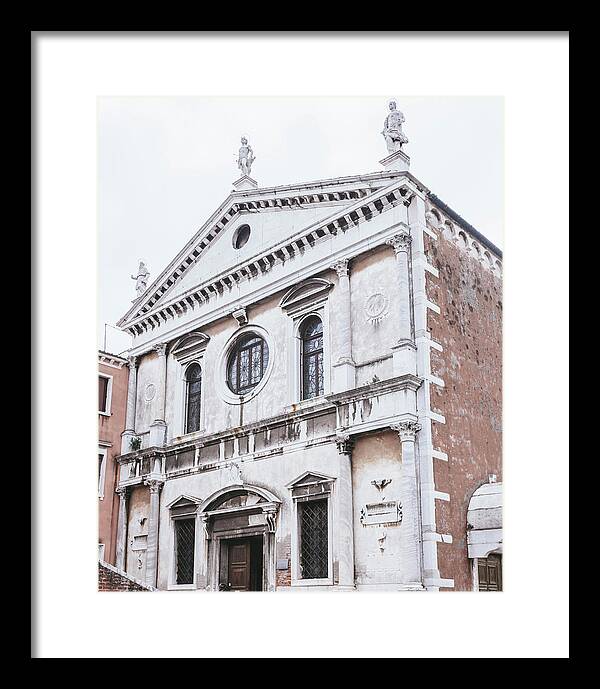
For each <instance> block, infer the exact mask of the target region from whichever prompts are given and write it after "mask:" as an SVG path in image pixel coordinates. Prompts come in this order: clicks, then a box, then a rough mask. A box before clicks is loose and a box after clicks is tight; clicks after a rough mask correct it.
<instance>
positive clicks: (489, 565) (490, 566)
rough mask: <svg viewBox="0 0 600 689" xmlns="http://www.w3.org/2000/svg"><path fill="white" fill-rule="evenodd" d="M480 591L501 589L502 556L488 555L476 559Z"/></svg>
mask: <svg viewBox="0 0 600 689" xmlns="http://www.w3.org/2000/svg"><path fill="white" fill-rule="evenodd" d="M477 574H478V577H479V590H480V591H502V557H501V556H500V555H488V557H480V558H479V559H478V560H477Z"/></svg>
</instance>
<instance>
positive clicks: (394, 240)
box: [386, 232, 412, 254]
mask: <svg viewBox="0 0 600 689" xmlns="http://www.w3.org/2000/svg"><path fill="white" fill-rule="evenodd" d="M411 241H412V237H411V236H410V235H409V234H408V232H401V233H400V234H395V235H394V236H393V237H390V239H388V240H387V241H386V244H389V245H390V246H391V247H393V249H394V251H395V252H396V253H397V254H398V253H400V252H401V251H408V250H409V248H410V243H411Z"/></svg>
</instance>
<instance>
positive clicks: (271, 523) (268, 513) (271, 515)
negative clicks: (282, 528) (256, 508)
mask: <svg viewBox="0 0 600 689" xmlns="http://www.w3.org/2000/svg"><path fill="white" fill-rule="evenodd" d="M263 512H264V515H265V520H266V522H267V529H268V531H269V533H275V531H276V529H277V508H276V507H265V508H263Z"/></svg>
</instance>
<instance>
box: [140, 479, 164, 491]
mask: <svg viewBox="0 0 600 689" xmlns="http://www.w3.org/2000/svg"><path fill="white" fill-rule="evenodd" d="M144 485H146V486H148V487H149V488H150V493H160V489H161V488H162V487H163V485H164V481H159V480H158V479H148V480H146V481H144Z"/></svg>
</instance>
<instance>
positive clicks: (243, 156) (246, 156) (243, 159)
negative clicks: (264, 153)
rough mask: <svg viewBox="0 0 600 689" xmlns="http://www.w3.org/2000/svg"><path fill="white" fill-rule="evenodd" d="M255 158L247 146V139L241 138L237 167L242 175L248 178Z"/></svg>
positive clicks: (250, 148)
mask: <svg viewBox="0 0 600 689" xmlns="http://www.w3.org/2000/svg"><path fill="white" fill-rule="evenodd" d="M255 159H256V156H255V155H254V151H253V150H252V147H251V146H250V145H249V144H248V139H246V137H245V136H243V137H242V145H241V147H240V152H239V156H238V167H239V168H240V170H241V171H242V175H248V176H250V169H251V168H252V163H253V162H254V161H255Z"/></svg>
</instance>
